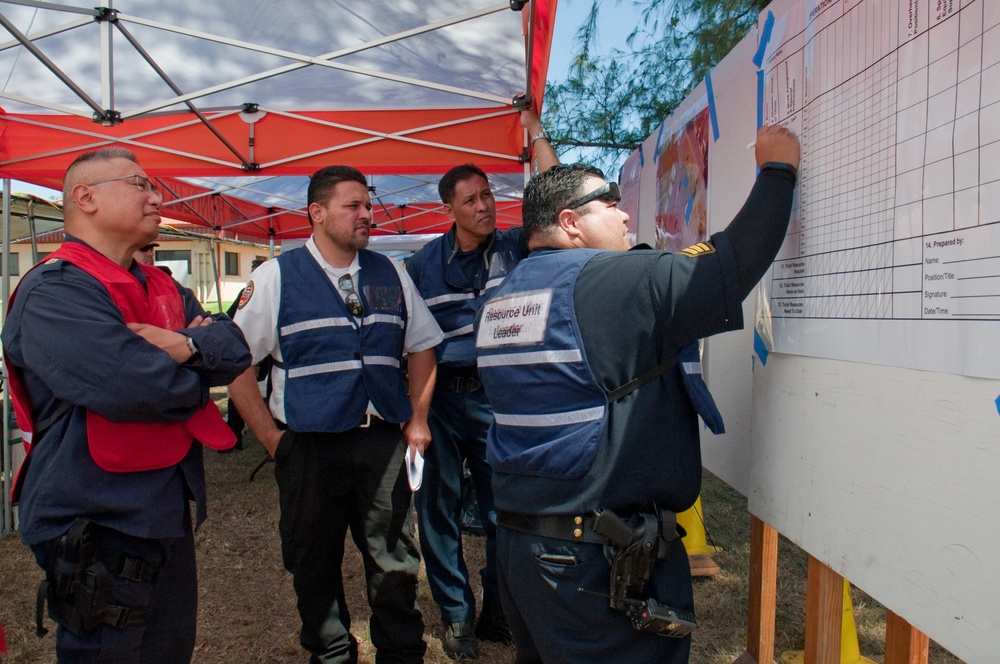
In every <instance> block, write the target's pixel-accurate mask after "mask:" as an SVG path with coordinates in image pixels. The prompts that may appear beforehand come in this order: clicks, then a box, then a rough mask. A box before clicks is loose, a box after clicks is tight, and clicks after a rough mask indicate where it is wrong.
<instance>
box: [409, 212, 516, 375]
mask: <svg viewBox="0 0 1000 664" xmlns="http://www.w3.org/2000/svg"><path fill="white" fill-rule="evenodd" d="M457 253H458V240H457V239H456V237H455V227H454V226H452V228H451V230H450V231H448V232H447V233H445V234H444V235H442V236H441V237H439V238H436V239H434V240H431V241H430V242H428V243H427V244H426V245H425V246H424V248H423V249H421V251H420V252H418V253H417V254H416V255H415V256H413V257H412V258H410V260H409V262H410V264H411V268H412V269H411V272H410V274H412V275H414V281H415V282H416V284H417V288H418V289H419V290H420V295H421V297H423V298H424V303H425V304H426V305H427V307H428V308H429V309H430V310H431V314H433V315H434V318H435V319H436V320H437V323H438V325H439V326H440V327H441V331H442V332H443V333H444V340H443V341H442V342H441V343H440V344H439V345H438V346H437V360H438V363H439V364H444V365H451V366H472V365H474V364H475V363H476V345H475V339H474V338H473V334H472V327H473V323H474V322H475V320H476V313H477V312H478V311H479V308H480V307H481V306H482V304H483V302H485V301H486V299H487V298H489V297H490V296H491V295H492V294H493V291H494V290H496V287H497V286H499V285H500V283H501V282H502V281H503V280H504V278H505V277H506V276H507V274H508V273H509V272H510V271H511V270H512V269H514V266H515V265H516V264H517V263H518V261H519V260H520V248H519V246H518V242H517V240H516V239H514V238H513V237H511V236H510V235H509V234H507V233H501V232H498V231H494V233H493V236H492V238H491V239H490V240H489V241H488V242H486V243H485V246H483V248H482V257H481V260H482V261H483V264H482V266H481V272H480V276H479V278H478V279H475V278H473V279H471V280H470V278H469V275H467V274H466V272H465V270H463V269H462V265H461V264H460V263H459V261H458V259H457V257H456V254H457Z"/></svg>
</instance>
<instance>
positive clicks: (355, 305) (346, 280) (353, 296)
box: [337, 274, 365, 318]
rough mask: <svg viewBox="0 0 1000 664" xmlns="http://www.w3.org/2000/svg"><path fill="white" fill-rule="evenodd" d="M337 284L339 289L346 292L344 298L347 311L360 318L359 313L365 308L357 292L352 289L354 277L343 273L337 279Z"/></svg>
mask: <svg viewBox="0 0 1000 664" xmlns="http://www.w3.org/2000/svg"><path fill="white" fill-rule="evenodd" d="M337 285H338V286H340V290H342V291H344V292H345V293H347V297H345V298H344V304H346V305H347V311H348V312H349V313H350V314H351V315H352V316H357V317H359V318H360V317H361V314H363V313H364V312H365V308H364V307H363V306H362V305H361V298H360V297H358V292H357V291H356V290H354V279H352V278H351V275H349V274H345V275H344V276H342V277H341V278H340V279H338V280H337Z"/></svg>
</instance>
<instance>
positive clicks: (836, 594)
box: [805, 555, 844, 664]
mask: <svg viewBox="0 0 1000 664" xmlns="http://www.w3.org/2000/svg"><path fill="white" fill-rule="evenodd" d="M843 619H844V577H842V576H840V575H839V574H837V573H836V572H834V571H833V570H832V569H830V568H829V567H827V566H826V565H824V564H823V563H821V562H820V561H819V560H817V559H816V558H813V557H812V556H811V555H810V556H809V572H808V579H807V580H806V650H805V664H840V637H841V634H840V632H841V629H842V623H843Z"/></svg>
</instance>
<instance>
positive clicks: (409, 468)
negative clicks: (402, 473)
mask: <svg viewBox="0 0 1000 664" xmlns="http://www.w3.org/2000/svg"><path fill="white" fill-rule="evenodd" d="M406 479H408V480H409V482H410V490H411V491H416V490H417V489H419V488H420V483H421V482H422V481H423V479H424V457H423V455H422V454H420V452H416V451H414V449H413V448H412V447H409V446H407V447H406Z"/></svg>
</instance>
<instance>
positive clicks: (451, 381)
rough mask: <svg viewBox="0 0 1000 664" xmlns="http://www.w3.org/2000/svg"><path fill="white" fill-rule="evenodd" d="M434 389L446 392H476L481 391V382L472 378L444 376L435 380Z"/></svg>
mask: <svg viewBox="0 0 1000 664" xmlns="http://www.w3.org/2000/svg"><path fill="white" fill-rule="evenodd" d="M434 388H435V389H438V390H445V391H446V392H478V391H479V390H481V389H483V381H481V380H479V379H478V378H474V377H472V376H468V377H466V376H445V377H443V378H438V379H437V381H436V382H435V383H434Z"/></svg>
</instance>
